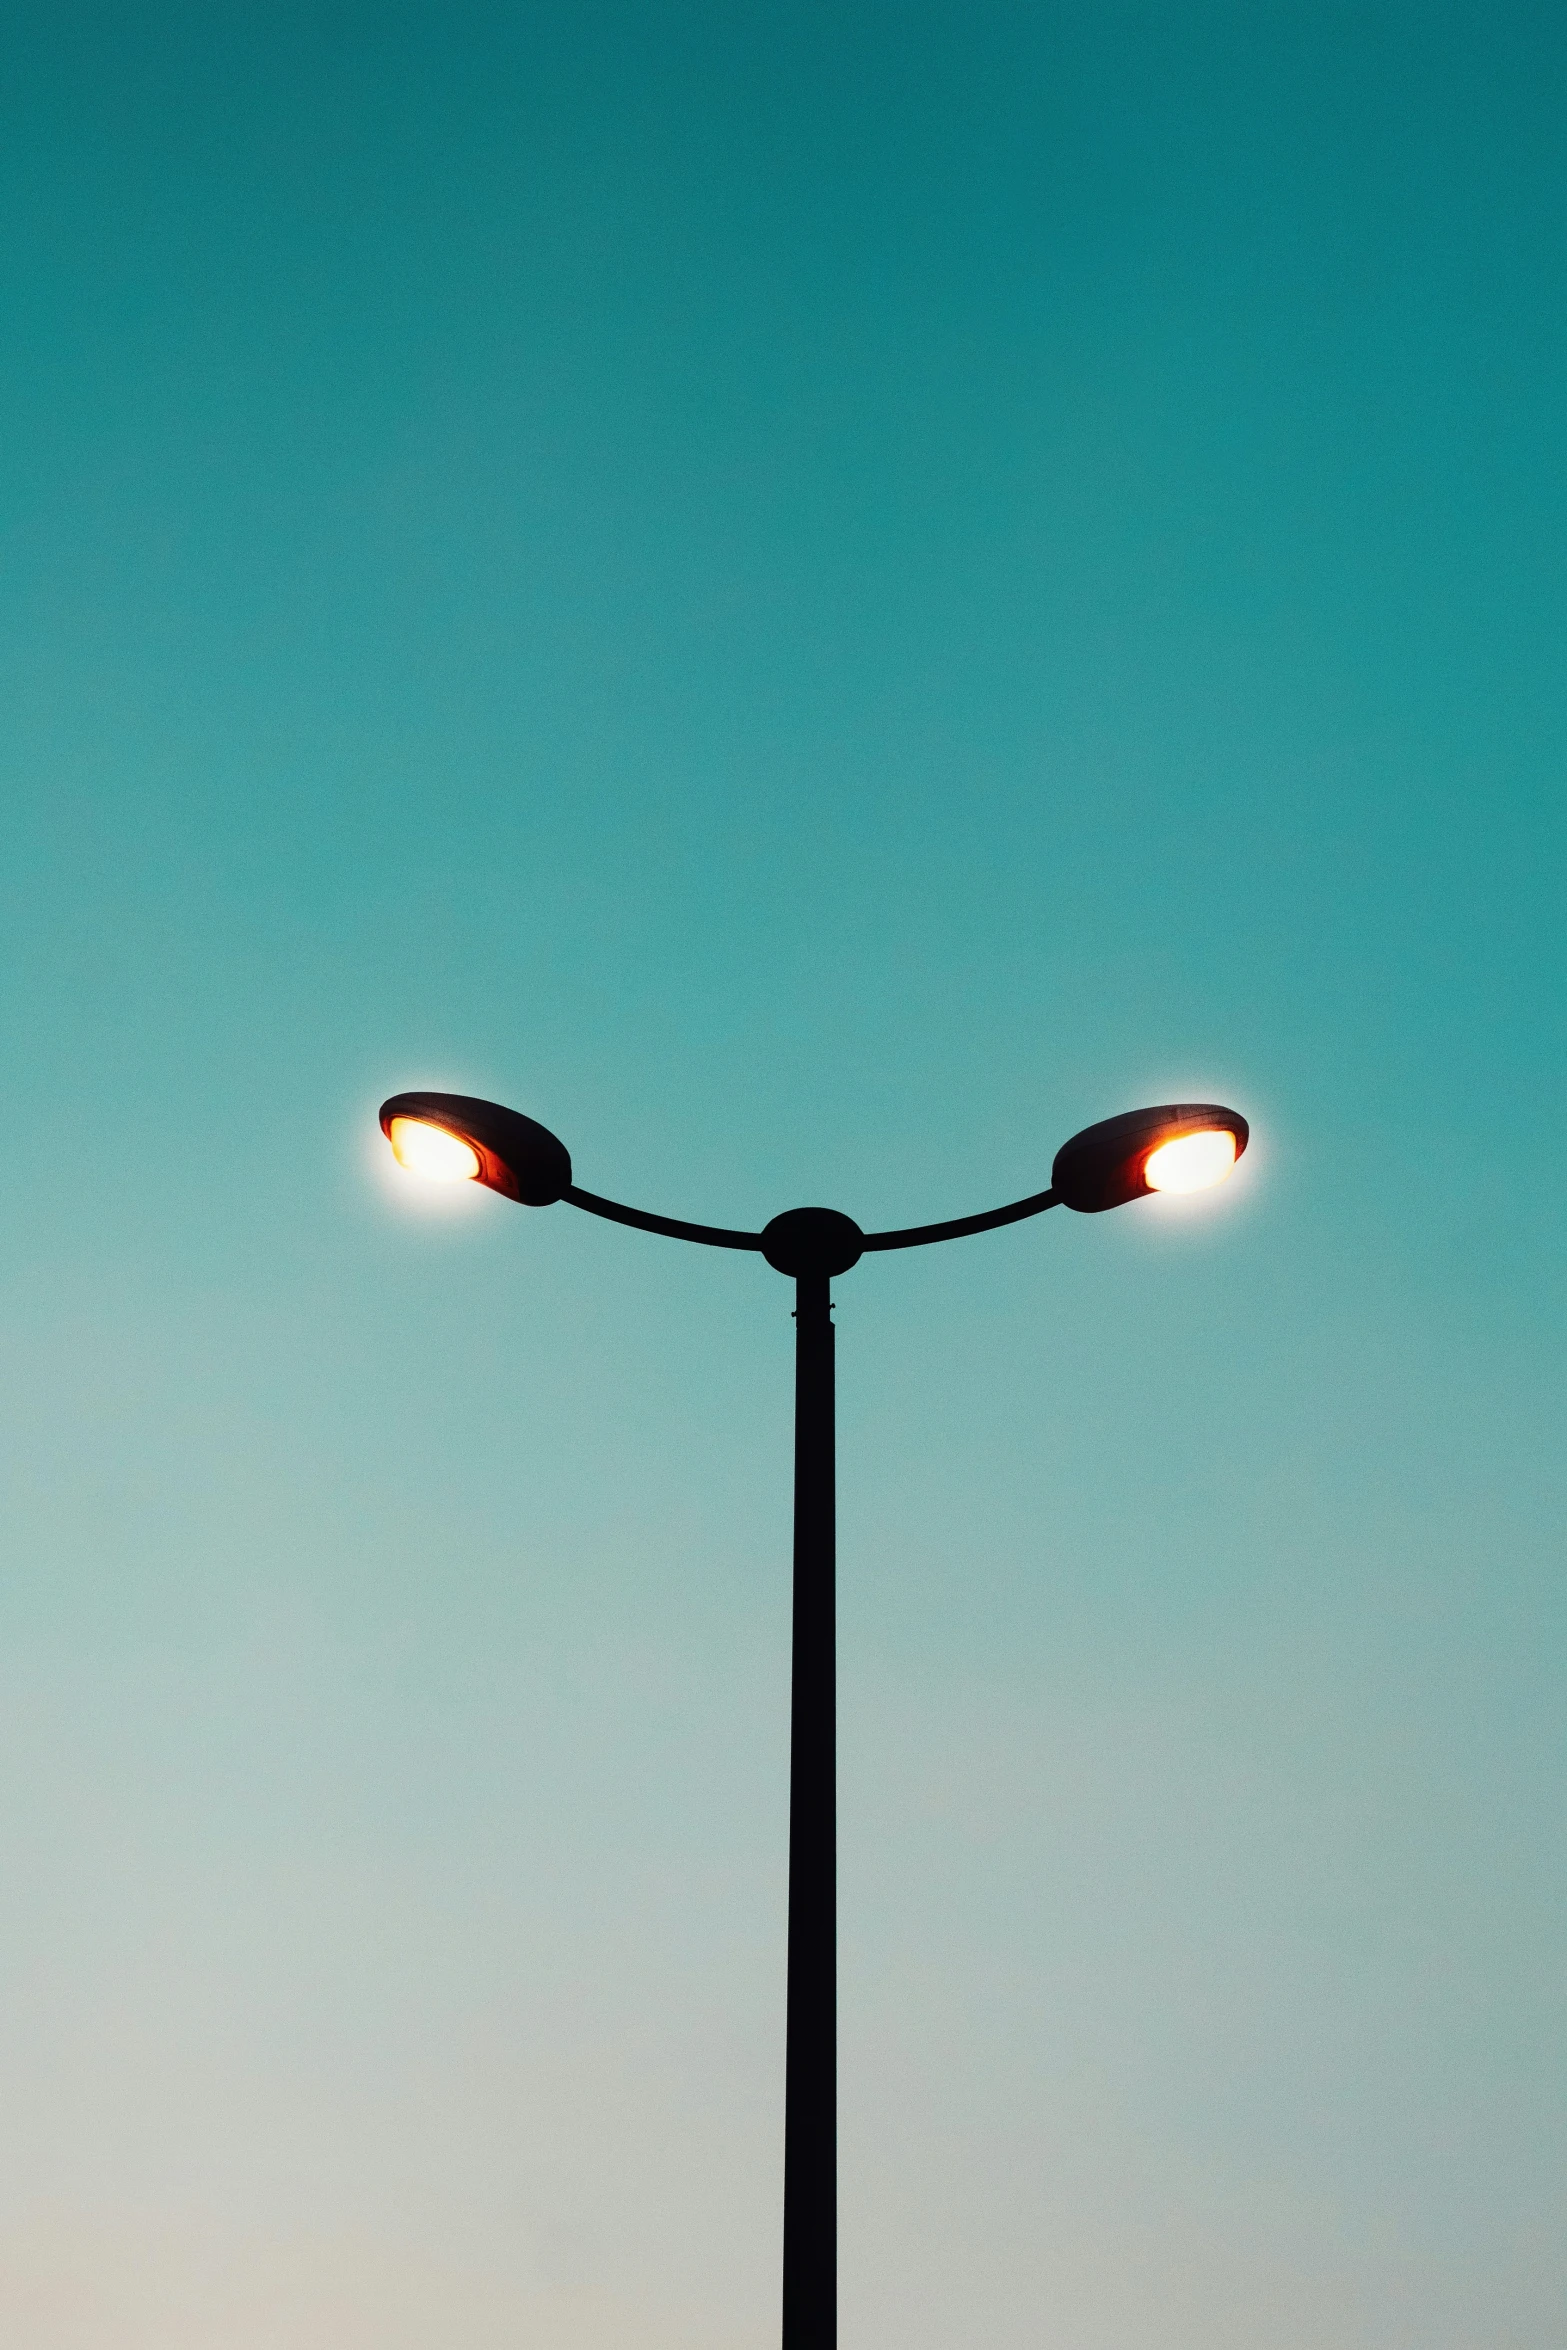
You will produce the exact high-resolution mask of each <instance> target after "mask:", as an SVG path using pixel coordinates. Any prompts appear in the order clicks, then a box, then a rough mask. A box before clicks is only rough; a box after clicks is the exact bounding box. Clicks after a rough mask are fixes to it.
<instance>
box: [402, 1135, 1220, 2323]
mask: <svg viewBox="0 0 1567 2350" xmlns="http://www.w3.org/2000/svg"><path fill="white" fill-rule="evenodd" d="M381 1126H382V1129H383V1131H384V1132H385V1134H386V1137H387V1139H388V1141H389V1142H390V1143H391V1146H392V1149H393V1151H394V1152H395V1153H396V1156H397V1158H398V1160H399V1162H400V1163H401V1164H402V1165H403V1166H404V1167H406V1168H408V1169H409V1170H410V1171H411V1172H412V1173H415V1174H420V1175H426V1176H431V1177H434V1178H435V1179H437V1180H444V1181H455V1182H464V1181H466V1182H470V1183H481V1184H484V1185H486V1186H487V1187H488V1188H489V1189H490V1190H491V1191H498V1192H501V1193H502V1194H503V1195H504V1196H505V1197H506V1198H507V1199H513V1200H518V1201H521V1202H522V1203H523V1204H524V1205H525V1206H528V1207H535V1208H543V1207H548V1206H549V1205H550V1204H551V1203H552V1202H553V1201H555V1200H567V1201H569V1202H570V1204H571V1206H572V1207H574V1208H585V1209H586V1210H587V1211H588V1213H589V1214H590V1215H593V1216H607V1217H609V1218H610V1220H611V1221H612V1222H613V1223H616V1224H633V1225H635V1226H636V1227H637V1228H638V1229H639V1230H640V1231H643V1232H662V1233H665V1234H667V1235H668V1236H669V1238H671V1239H673V1240H694V1241H701V1242H704V1243H705V1244H706V1245H707V1246H708V1247H709V1248H736V1249H750V1250H753V1251H755V1252H757V1253H758V1254H760V1255H761V1256H763V1257H765V1258H766V1260H767V1262H768V1264H769V1265H771V1266H772V1267H773V1269H774V1271H775V1272H778V1273H784V1274H787V1275H788V1276H789V1278H790V1279H791V1280H792V1281H793V1282H794V1285H795V1305H794V1327H795V1386H794V1623H793V1650H792V1668H791V1684H790V1745H789V1961H788V2009H787V2042H786V2054H785V2077H784V2225H783V2350H833V2345H834V2344H835V2343H836V2341H837V2334H838V2321H837V2291H838V2284H837V2279H838V2210H837V2204H838V2154H837V1868H838V1863H837V1751H836V1748H837V1741H836V1710H835V1709H836V1656H835V1638H834V1597H833V1586H834V1577H835V1568H836V1546H835V1545H836V1538H835V1529H834V1495H833V1322H832V1297H831V1284H832V1280H833V1276H834V1275H835V1274H838V1273H847V1272H848V1270H849V1268H850V1267H851V1266H852V1265H856V1264H858V1263H859V1260H860V1258H861V1257H862V1256H869V1255H872V1254H874V1253H875V1252H876V1251H877V1250H880V1249H894V1248H922V1247H924V1246H925V1244H926V1243H927V1242H928V1241H935V1240H958V1239H961V1238H962V1237H963V1235H964V1234H966V1233H970V1232H989V1231H993V1230H994V1229H995V1228H996V1226H997V1225H1000V1224H1017V1223H1021V1221H1022V1220H1023V1218H1024V1217H1025V1216H1037V1215H1040V1214H1041V1213H1042V1212H1043V1211H1044V1209H1046V1208H1054V1207H1068V1208H1076V1209H1077V1210H1078V1212H1079V1213H1080V1214H1083V1215H1098V1214H1100V1213H1102V1212H1103V1210H1105V1209H1106V1208H1118V1207H1122V1206H1124V1205H1125V1204H1126V1202H1127V1201H1128V1200H1134V1199H1143V1198H1146V1197H1147V1196H1148V1194H1149V1193H1150V1192H1155V1191H1198V1190H1202V1189H1204V1188H1205V1187H1206V1186H1208V1185H1210V1184H1214V1183H1220V1182H1222V1181H1223V1180H1224V1178H1225V1176H1227V1175H1228V1174H1229V1173H1230V1172H1231V1170H1232V1169H1233V1167H1234V1165H1235V1162H1236V1160H1237V1159H1238V1158H1239V1157H1240V1155H1241V1153H1242V1151H1244V1149H1245V1148H1246V1143H1247V1140H1248V1136H1249V1129H1248V1127H1247V1124H1246V1121H1245V1119H1244V1118H1243V1117H1241V1116H1240V1115H1239V1113H1238V1112H1237V1111H1235V1110H1226V1109H1223V1108H1221V1107H1220V1106H1219V1105H1218V1104H1217V1103H1214V1102H1173V1103H1166V1104H1165V1105H1164V1106H1163V1107H1162V1108H1159V1109H1151V1110H1129V1111H1127V1112H1126V1113H1125V1114H1124V1115H1123V1116H1122V1117H1119V1118H1106V1119H1103V1120H1102V1121H1101V1122H1100V1124H1098V1125H1097V1126H1087V1127H1085V1128H1084V1129H1083V1131H1082V1133H1081V1134H1074V1135H1073V1137H1072V1139H1071V1141H1070V1142H1067V1143H1063V1144H1062V1146H1061V1148H1060V1150H1058V1151H1057V1153H1056V1155H1055V1161H1054V1164H1053V1165H1052V1167H1051V1170H1050V1185H1049V1188H1048V1190H1045V1191H1036V1192H1034V1193H1032V1194H1031V1195H1030V1196H1029V1197H1028V1198H1027V1199H1019V1200H1013V1201H1012V1202H1011V1203H1010V1204H1009V1205H1008V1206H1006V1207H1004V1208H990V1209H988V1210H987V1211H986V1212H985V1213H984V1214H983V1215H979V1216H957V1217H954V1218H953V1219H952V1220H951V1221H950V1222H948V1223H945V1224H916V1225H911V1226H910V1227H908V1228H907V1229H906V1230H904V1231H900V1232H862V1231H861V1230H860V1227H859V1225H858V1224H856V1223H855V1221H854V1219H853V1218H852V1217H851V1216H844V1215H840V1214H839V1212H838V1210H837V1209H836V1208H790V1209H787V1210H786V1211H785V1213H784V1214H783V1215H781V1216H774V1218H773V1220H772V1222H771V1223H770V1224H766V1225H764V1226H763V1228H762V1230H761V1231H760V1232H731V1231H727V1230H725V1229H724V1228H723V1227H721V1226H718V1225H713V1224H687V1223H684V1222H682V1221H681V1220H680V1219H679V1218H677V1217H674V1216H654V1215H650V1214H649V1213H648V1211H647V1210H646V1209H644V1208H628V1207H625V1206H624V1205H622V1203H621V1202H620V1201H618V1200H611V1199H601V1198H600V1197H599V1195H598V1194H597V1193H596V1192H592V1191H583V1190H582V1189H581V1188H580V1186H578V1185H577V1184H575V1183H573V1182H572V1180H571V1158H570V1154H569V1153H568V1152H567V1150H566V1146H565V1144H564V1143H562V1142H559V1141H557V1139H556V1137H555V1136H554V1135H553V1134H551V1133H550V1132H549V1130H548V1128H547V1127H543V1126H540V1125H538V1124H537V1123H536V1122H535V1121H534V1120H533V1119H532V1118H525V1117H523V1116H522V1114H521V1112H520V1111H517V1110H507V1109H503V1108H502V1107H501V1106H500V1104H499V1103H497V1102H483V1101H475V1100H473V1099H472V1098H471V1097H470V1096H468V1095H466V1094H456V1093H398V1094H393V1096H392V1098H391V1100H390V1101H387V1102H383V1103H382V1105H381Z"/></svg>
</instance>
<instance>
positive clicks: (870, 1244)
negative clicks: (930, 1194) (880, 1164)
mask: <svg viewBox="0 0 1567 2350" xmlns="http://www.w3.org/2000/svg"><path fill="white" fill-rule="evenodd" d="M1060 1204H1061V1202H1060V1199H1059V1197H1058V1195H1057V1194H1056V1193H1055V1192H1053V1191H1036V1192H1033V1193H1031V1194H1030V1196H1029V1197H1028V1198H1027V1199H1015V1200H1013V1201H1012V1203H1011V1205H1010V1206H1009V1207H1005V1208H988V1209H987V1210H986V1211H985V1213H984V1215H982V1216H954V1217H953V1218H952V1219H951V1221H950V1222H949V1223H946V1224H910V1225H909V1226H908V1227H907V1228H906V1230H904V1231H902V1232H867V1233H866V1235H865V1251H866V1254H867V1255H869V1254H870V1251H871V1250H872V1249H873V1248H923V1247H924V1246H925V1243H926V1242H927V1241H928V1240H961V1239H962V1238H963V1236H964V1234H965V1233H968V1232H991V1231H993V1230H994V1229H995V1227H996V1226H997V1225H998V1224H1021V1223H1022V1221H1023V1218H1024V1217H1025V1216H1042V1215H1043V1214H1044V1212H1045V1210H1046V1208H1055V1207H1059V1206H1060Z"/></svg>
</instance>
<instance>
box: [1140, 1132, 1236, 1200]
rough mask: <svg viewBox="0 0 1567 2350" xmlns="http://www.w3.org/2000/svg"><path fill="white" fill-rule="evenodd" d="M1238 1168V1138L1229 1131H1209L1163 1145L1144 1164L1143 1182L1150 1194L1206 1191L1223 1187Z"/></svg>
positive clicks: (1178, 1138)
mask: <svg viewBox="0 0 1567 2350" xmlns="http://www.w3.org/2000/svg"><path fill="white" fill-rule="evenodd" d="M1234 1165H1235V1137H1234V1135H1233V1134H1231V1133H1230V1132H1229V1130H1228V1128H1227V1127H1213V1126H1210V1127H1207V1128H1205V1129H1204V1131H1203V1132H1202V1133H1201V1134H1178V1135H1177V1136H1176V1138H1175V1140H1174V1141H1173V1142H1161V1143H1160V1145H1159V1148H1158V1149H1157V1150H1156V1151H1150V1152H1149V1153H1148V1156H1147V1158H1146V1160H1145V1161H1144V1163H1143V1181H1144V1182H1145V1183H1146V1184H1147V1186H1148V1188H1149V1190H1150V1191H1205V1190H1206V1189H1207V1187H1208V1185H1209V1184H1210V1183H1222V1182H1223V1181H1224V1178H1225V1176H1226V1175H1228V1174H1229V1173H1230V1171H1231V1169H1232V1168H1233V1167H1234Z"/></svg>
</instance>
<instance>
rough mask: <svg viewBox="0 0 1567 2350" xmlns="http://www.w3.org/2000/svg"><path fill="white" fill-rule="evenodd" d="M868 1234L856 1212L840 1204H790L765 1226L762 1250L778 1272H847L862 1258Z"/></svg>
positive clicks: (798, 1276)
mask: <svg viewBox="0 0 1567 2350" xmlns="http://www.w3.org/2000/svg"><path fill="white" fill-rule="evenodd" d="M864 1246H865V1235H864V1233H863V1232H862V1231H861V1230H860V1228H859V1226H858V1224H856V1222H855V1221H854V1218H853V1217H852V1216H840V1215H839V1213H838V1211H837V1209H836V1208H786V1209H785V1210H784V1212H783V1214H782V1215H781V1216H775V1217H774V1218H773V1220H772V1222H771V1223H770V1224H764V1225H763V1226H762V1254H763V1256H764V1257H765V1258H766V1259H767V1262H768V1263H769V1264H770V1265H771V1266H772V1268H773V1271H774V1272H775V1273H788V1274H789V1275H791V1277H792V1278H794V1279H796V1280H798V1279H799V1278H800V1277H801V1275H804V1276H805V1277H806V1278H809V1277H810V1276H811V1275H813V1274H815V1275H822V1274H825V1275H826V1276H827V1278H828V1279H829V1280H830V1279H831V1278H832V1276H833V1274H834V1273H847V1271H848V1270H849V1267H850V1266H851V1265H857V1264H858V1263H859V1261H860V1251H861V1250H862V1249H863V1248H864Z"/></svg>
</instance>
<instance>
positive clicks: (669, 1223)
mask: <svg viewBox="0 0 1567 2350" xmlns="http://www.w3.org/2000/svg"><path fill="white" fill-rule="evenodd" d="M560 1196H561V1198H562V1199H563V1200H569V1201H570V1202H571V1205H572V1206H573V1207H574V1208H586V1209H587V1211H588V1214H589V1215H590V1216H607V1217H608V1218H609V1220H610V1222H611V1223H612V1224H634V1225H635V1226H636V1227H637V1230H638V1231H639V1232H662V1233H664V1234H666V1235H667V1237H668V1238H669V1239H670V1240H701V1241H705V1242H706V1243H707V1245H708V1247H709V1248H754V1249H756V1250H757V1251H758V1252H760V1250H761V1246H762V1236H761V1234H760V1233H759V1232H730V1231H728V1230H726V1229H725V1227H724V1226H723V1225H722V1224H683V1223H682V1222H681V1221H680V1219H679V1217H678V1216H650V1215H649V1214H648V1212H647V1210H646V1208H628V1207H623V1206H622V1204H621V1202H620V1201H619V1200H614V1199H600V1198H599V1195H598V1193H597V1192H596V1191H583V1190H582V1189H581V1188H580V1186H579V1185H577V1184H575V1183H568V1184H567V1186H566V1188H565V1190H564V1191H563V1192H562V1193H561V1195H560Z"/></svg>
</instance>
